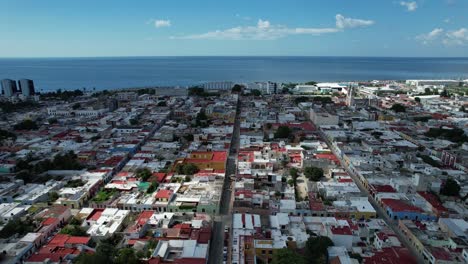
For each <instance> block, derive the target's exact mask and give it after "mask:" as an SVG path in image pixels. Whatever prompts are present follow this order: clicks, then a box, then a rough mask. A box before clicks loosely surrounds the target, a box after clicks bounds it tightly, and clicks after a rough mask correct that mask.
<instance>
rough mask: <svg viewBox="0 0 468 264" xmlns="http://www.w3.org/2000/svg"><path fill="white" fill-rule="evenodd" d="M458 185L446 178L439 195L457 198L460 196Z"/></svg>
mask: <svg viewBox="0 0 468 264" xmlns="http://www.w3.org/2000/svg"><path fill="white" fill-rule="evenodd" d="M460 189H461V188H460V185H459V184H458V182H457V181H455V180H454V179H452V178H448V179H447V180H446V181H445V184H444V186H443V187H442V189H441V190H440V194H442V195H446V196H459V195H460Z"/></svg>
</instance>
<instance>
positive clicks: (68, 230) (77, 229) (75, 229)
mask: <svg viewBox="0 0 468 264" xmlns="http://www.w3.org/2000/svg"><path fill="white" fill-rule="evenodd" d="M60 234H67V235H70V236H87V235H88V234H87V233H86V231H85V230H84V229H83V228H82V227H81V226H79V225H67V226H65V227H64V228H62V230H60Z"/></svg>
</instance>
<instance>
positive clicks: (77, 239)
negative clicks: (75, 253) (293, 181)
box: [66, 236, 91, 245]
mask: <svg viewBox="0 0 468 264" xmlns="http://www.w3.org/2000/svg"><path fill="white" fill-rule="evenodd" d="M90 240H91V238H90V237H81V236H71V237H70V238H69V239H68V240H67V241H66V244H71V245H76V244H80V245H87V244H88V243H89V241H90Z"/></svg>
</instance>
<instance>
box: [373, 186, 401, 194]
mask: <svg viewBox="0 0 468 264" xmlns="http://www.w3.org/2000/svg"><path fill="white" fill-rule="evenodd" d="M372 187H373V188H374V190H375V191H376V192H378V193H381V192H387V193H396V190H395V189H394V188H393V187H392V186H391V185H377V184H373V185H372Z"/></svg>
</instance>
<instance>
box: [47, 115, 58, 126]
mask: <svg viewBox="0 0 468 264" xmlns="http://www.w3.org/2000/svg"><path fill="white" fill-rule="evenodd" d="M47 122H49V124H51V125H52V124H57V123H58V120H57V118H55V117H52V118H49V120H47Z"/></svg>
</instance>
